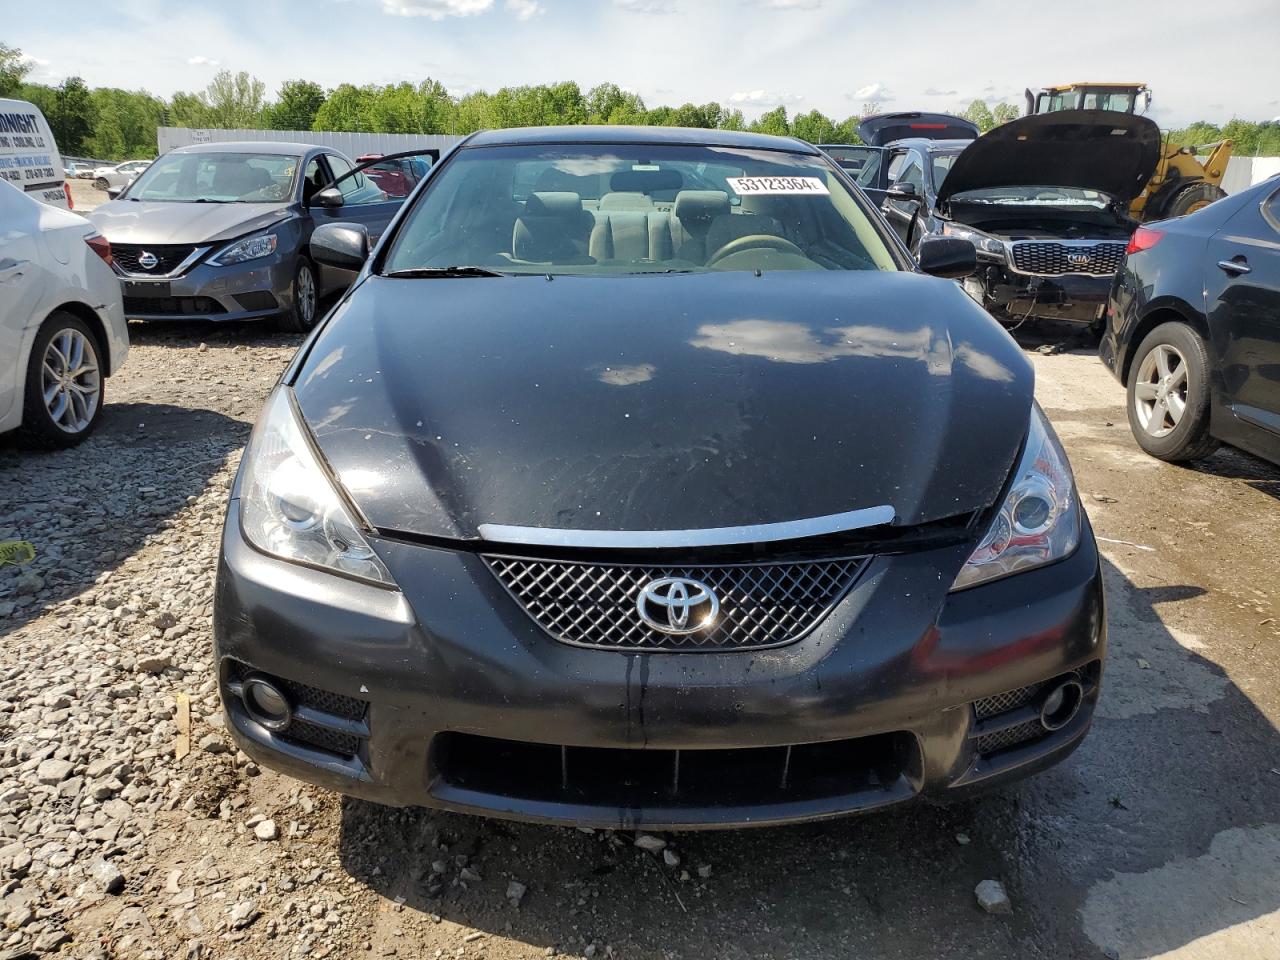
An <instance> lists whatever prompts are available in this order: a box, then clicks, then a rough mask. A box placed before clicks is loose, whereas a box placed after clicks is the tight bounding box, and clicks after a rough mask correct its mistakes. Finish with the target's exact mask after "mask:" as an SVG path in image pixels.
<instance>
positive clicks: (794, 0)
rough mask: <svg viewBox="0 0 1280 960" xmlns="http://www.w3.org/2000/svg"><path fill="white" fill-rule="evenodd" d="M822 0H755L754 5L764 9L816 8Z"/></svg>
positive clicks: (820, 4)
mask: <svg viewBox="0 0 1280 960" xmlns="http://www.w3.org/2000/svg"><path fill="white" fill-rule="evenodd" d="M823 3H824V0H755V6H757V7H764V8H765V9H766V10H816V9H818V7H820V6H822V4H823Z"/></svg>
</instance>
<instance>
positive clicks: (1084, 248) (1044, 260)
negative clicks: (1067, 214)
mask: <svg viewBox="0 0 1280 960" xmlns="http://www.w3.org/2000/svg"><path fill="white" fill-rule="evenodd" d="M1126 246H1127V244H1125V243H1124V242H1123V241H1119V240H1015V241H1013V242H1012V243H1010V244H1009V250H1010V253H1011V256H1010V260H1009V267H1010V269H1011V270H1012V271H1013V272H1014V273H1021V274H1026V275H1028V276H1036V277H1065V276H1072V275H1075V276H1082V277H1110V276H1114V275H1115V272H1116V271H1117V270H1119V269H1120V264H1121V263H1123V262H1124V251H1125V247H1126ZM1071 253H1086V254H1089V255H1090V261H1089V263H1088V264H1084V265H1081V266H1079V267H1077V266H1073V265H1072V264H1070V263H1068V262H1067V255H1068V254H1071Z"/></svg>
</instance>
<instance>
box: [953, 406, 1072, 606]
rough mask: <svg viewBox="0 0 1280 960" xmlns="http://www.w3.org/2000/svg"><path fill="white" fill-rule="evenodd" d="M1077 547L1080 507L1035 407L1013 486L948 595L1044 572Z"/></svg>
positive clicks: (1059, 452)
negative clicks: (1035, 569)
mask: <svg viewBox="0 0 1280 960" xmlns="http://www.w3.org/2000/svg"><path fill="white" fill-rule="evenodd" d="M1079 543H1080V504H1079V502H1078V500H1077V498H1076V486H1075V481H1074V480H1072V478H1071V468H1070V467H1069V466H1068V465H1067V455H1066V454H1065V453H1063V451H1062V445H1061V444H1060V443H1059V442H1058V438H1057V437H1056V436H1054V433H1053V428H1052V427H1051V426H1049V421H1048V420H1046V419H1045V416H1044V414H1043V413H1041V412H1040V407H1039V405H1038V404H1033V405H1032V408H1031V429H1030V431H1029V433H1028V435H1027V446H1026V449H1025V450H1024V451H1023V454H1022V459H1021V460H1020V461H1019V462H1018V466H1017V469H1016V472H1015V473H1014V475H1013V485H1012V486H1011V487H1010V488H1009V494H1008V496H1006V497H1005V499H1004V503H1002V504H1001V505H1000V512H999V513H997V514H996V516H995V519H994V520H992V521H991V527H990V528H989V529H988V530H987V533H986V536H984V537H983V538H982V542H981V543H979V544H978V548H977V549H976V550H974V551H973V554H972V555H971V556H970V557H969V559H968V560H966V561H965V564H964V567H963V568H961V570H960V575H959V576H958V577H956V582H955V583H954V584H952V586H951V589H952V590H963V589H964V588H965V587H972V586H976V585H977V584H979V583H986V582H987V581H988V580H996V579H998V578H1000V577H1005V576H1008V575H1009V574H1011V573H1019V572H1020V571H1023V570H1030V569H1031V568H1032V567H1040V566H1044V565H1045V564H1046V563H1053V562H1054V561H1055V560H1061V559H1062V558H1063V557H1066V556H1068V555H1070V553H1071V552H1072V551H1073V550H1075V548H1076V546H1077V545H1078V544H1079Z"/></svg>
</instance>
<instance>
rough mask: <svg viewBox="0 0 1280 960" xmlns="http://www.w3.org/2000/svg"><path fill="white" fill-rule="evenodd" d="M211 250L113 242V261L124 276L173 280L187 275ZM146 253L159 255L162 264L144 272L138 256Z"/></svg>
mask: <svg viewBox="0 0 1280 960" xmlns="http://www.w3.org/2000/svg"><path fill="white" fill-rule="evenodd" d="M210 249H211V248H210V247H207V246H205V247H199V246H192V245H190V244H180V245H179V244H151V245H148V244H145V243H118V244H117V243H113V244H111V256H112V260H111V262H112V265H113V266H114V267H115V268H116V273H118V274H120V275H121V276H125V277H129V278H137V279H139V280H172V279H174V278H175V277H180V276H182V275H183V274H185V273H186V272H187V271H188V270H189V269H190V268H191V267H192V265H193V264H194V263H195V262H196V261H197V260H199V259H200V258H201V257H202V256H204V255H205V254H206V253H207V252H208V251H209V250H210ZM144 250H148V251H150V252H151V253H154V254H156V257H157V259H158V261H159V262H158V263H157V264H156V266H155V268H154V269H152V270H146V269H143V268H142V267H141V266H139V264H138V257H140V256H141V255H142V252H143V251H144Z"/></svg>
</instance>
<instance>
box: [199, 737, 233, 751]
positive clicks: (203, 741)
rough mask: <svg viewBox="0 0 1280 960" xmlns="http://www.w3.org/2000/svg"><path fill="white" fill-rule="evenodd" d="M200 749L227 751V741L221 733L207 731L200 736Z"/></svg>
mask: <svg viewBox="0 0 1280 960" xmlns="http://www.w3.org/2000/svg"><path fill="white" fill-rule="evenodd" d="M200 749H201V750H203V751H204V752H205V753H226V752H227V742H226V741H225V740H223V739H222V737H221V736H220V735H219V734H216V733H206V734H205V735H204V736H203V737H201V738H200Z"/></svg>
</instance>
